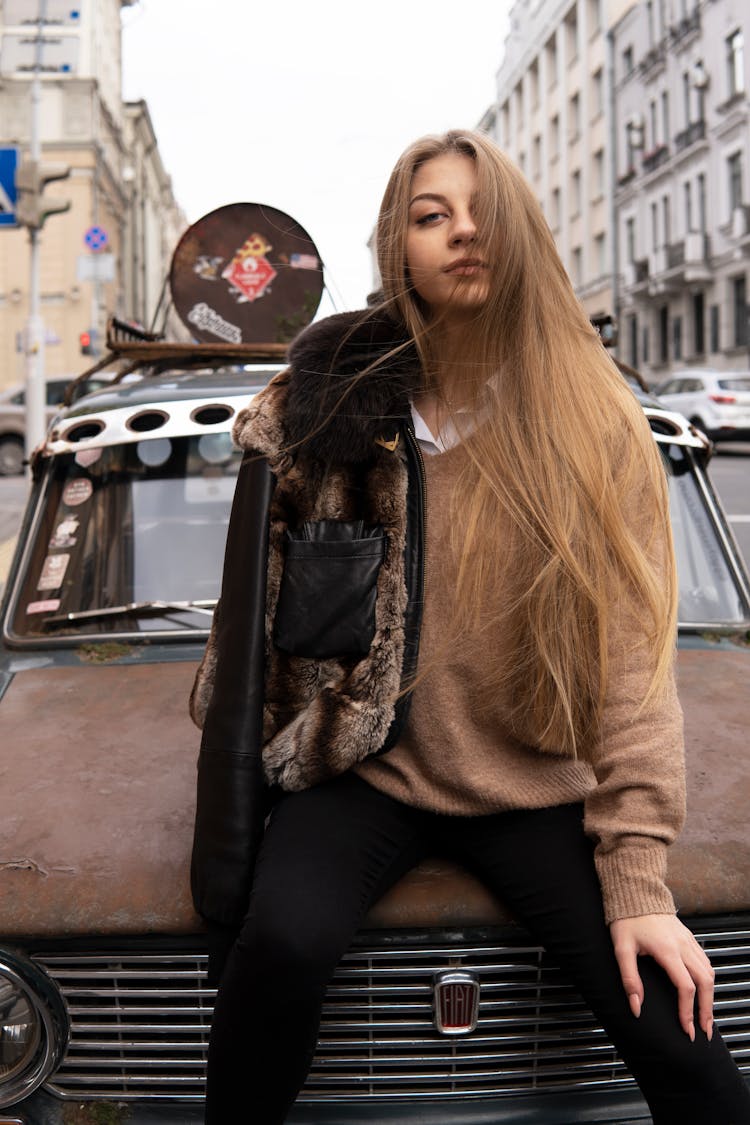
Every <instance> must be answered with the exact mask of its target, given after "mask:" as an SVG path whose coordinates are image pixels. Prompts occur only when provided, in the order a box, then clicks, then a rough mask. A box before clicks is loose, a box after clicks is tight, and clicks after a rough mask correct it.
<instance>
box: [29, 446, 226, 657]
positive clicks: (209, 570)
mask: <svg viewBox="0 0 750 1125" xmlns="http://www.w3.org/2000/svg"><path fill="white" fill-rule="evenodd" d="M239 462H240V454H239V453H238V452H237V451H236V450H233V449H232V444H231V439H230V436H229V434H228V433H213V434H202V435H198V436H192V437H178V438H150V439H144V440H142V441H139V442H133V443H132V444H123V445H115V446H109V447H107V448H105V449H101V450H92V451H88V452H86V453H79V454H77V455H74V454H72V453H69V454H64V455H62V456H60V457H57V458H56V460H55V464H54V466H53V468H52V472H51V475H50V478H49V480H48V483H47V489H46V496H45V498H44V500H43V503H42V514H41V518H40V519H39V523H38V526H37V527H36V528H35V533H34V536H33V539H32V541H31V545H30V557H29V558H28V562H27V564H26V568H25V579H24V581H23V584H22V586H21V588H20V590H19V592H18V595H17V598H16V599H15V612H14V615H13V625H12V631H13V633H15V634H16V635H18V636H20V637H28V638H31V637H53V636H67V635H71V634H72V635H80V634H82V633H86V634H88V633H94V634H105V633H109V634H112V633H118V634H122V633H133V632H135V633H148V632H153V631H160V632H163V631H164V630H165V629H167V630H171V631H175V632H179V631H183V630H185V629H191V630H195V629H201V630H205V629H206V628H207V627H208V625H210V613H209V615H207V612H206V611H207V609H208V610H210V607H211V606H212V605H213V604H214V603H215V601H216V599H217V597H218V595H219V587H220V582H221V567H222V557H223V552H224V542H225V539H226V529H227V524H228V520H229V509H230V505H231V500H232V494H233V491H234V484H235V479H236V476H237V471H238V469H239ZM153 603H157V604H156V605H154V604H153ZM158 603H161V606H162V608H161V609H160V605H159V604H158ZM164 603H167V604H166V605H164ZM194 603H198V604H197V606H196V608H195V609H192V608H190V606H191V604H194ZM97 611H101V612H97ZM68 615H70V618H69V617H68ZM78 615H80V616H78Z"/></svg>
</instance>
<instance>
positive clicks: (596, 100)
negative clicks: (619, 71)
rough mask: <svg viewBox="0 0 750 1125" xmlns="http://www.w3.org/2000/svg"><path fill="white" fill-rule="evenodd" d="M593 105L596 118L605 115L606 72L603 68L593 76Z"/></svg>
mask: <svg viewBox="0 0 750 1125" xmlns="http://www.w3.org/2000/svg"><path fill="white" fill-rule="evenodd" d="M591 105H592V108H593V111H594V117H598V116H599V114H600V113H604V71H603V70H602V68H601V67H599V69H598V70H595V71H594V73H593V74H592V75H591Z"/></svg>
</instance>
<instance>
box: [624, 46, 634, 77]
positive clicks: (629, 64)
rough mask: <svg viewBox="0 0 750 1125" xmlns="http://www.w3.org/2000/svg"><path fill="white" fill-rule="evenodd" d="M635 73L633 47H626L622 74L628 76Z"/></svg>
mask: <svg viewBox="0 0 750 1125" xmlns="http://www.w3.org/2000/svg"><path fill="white" fill-rule="evenodd" d="M632 73H633V48H632V47H626V48H625V50H624V51H623V52H622V76H623V78H627V77H628V75H630V74H632Z"/></svg>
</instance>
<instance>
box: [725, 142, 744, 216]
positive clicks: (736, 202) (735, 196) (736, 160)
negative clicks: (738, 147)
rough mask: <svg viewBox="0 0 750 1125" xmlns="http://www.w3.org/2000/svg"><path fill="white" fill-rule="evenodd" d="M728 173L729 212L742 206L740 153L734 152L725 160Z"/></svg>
mask: <svg viewBox="0 0 750 1125" xmlns="http://www.w3.org/2000/svg"><path fill="white" fill-rule="evenodd" d="M727 172H728V174H729V214H730V215H731V214H732V212H733V211H734V210H735V209H736V208H737V207H741V206H742V153H741V152H734V153H732V155H731V156H730V157H729V159H728V160H727Z"/></svg>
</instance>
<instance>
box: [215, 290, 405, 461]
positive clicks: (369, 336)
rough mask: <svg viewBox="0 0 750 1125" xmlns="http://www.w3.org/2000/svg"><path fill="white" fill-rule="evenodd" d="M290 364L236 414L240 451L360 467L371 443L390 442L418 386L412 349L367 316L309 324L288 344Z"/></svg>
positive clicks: (392, 329) (391, 326) (397, 332)
mask: <svg viewBox="0 0 750 1125" xmlns="http://www.w3.org/2000/svg"><path fill="white" fill-rule="evenodd" d="M391 353H393V354H391ZM289 362H290V366H289V368H288V370H287V371H285V372H283V373H282V375H281V376H277V377H276V378H275V379H274V380H272V382H271V383H270V384H269V386H268V388H267V389H266V390H265V391H261V393H260V394H259V395H256V397H255V398H254V399H253V402H252V404H251V406H250V407H248V409H247V410H244V411H242V413H241V414H240V415H239V416H238V418H237V422H236V424H235V427H234V438H235V441H236V442H237V444H238V445H239V446H240V447H241V448H243V449H254V450H257V451H258V452H262V453H265V454H266V455H267V456H268V455H270V456H271V457H273V456H274V455H275V456H277V457H278V456H279V455H281V453H282V451H286V450H288V451H289V452H290V453H291V454H292V455H294V454H296V452H297V451H303V452H304V455H305V456H306V457H311V458H316V459H319V460H321V461H328V462H331V463H333V464H336V465H345V464H352V463H353V462H357V461H364V460H366V459H367V458H369V457H370V456H371V455H372V447H373V443H374V442H375V441H377V439H378V438H383V437H385V438H386V439H389V438H391V437H393V435H394V434H395V431H396V429H397V428H398V423H399V422H400V421H401V420H402V419H403V418H405V417H407V416H408V413H409V401H410V399H411V397H412V395H413V393H414V392H415V391H416V390H417V389H418V387H419V382H420V366H419V358H418V355H417V351H416V348H415V346H414V343H413V342H412V341H411V340H410V339H409V338H408V337H407V336H406V335H405V334H404V332H403V330H402V329H400V328H399V327H398V325H396V324H395V323H394V321H392V320H390V319H389V318H387V317H385V316H384V315H383V314H382V313H376V312H372V311H370V310H365V311H364V312H356V313H338V314H337V315H335V316H330V317H327V318H326V319H325V320H320V321H317V322H316V323H315V324H312V325H310V327H309V328H307V329H306V330H305V331H304V332H303V333H302V334H301V335H300V336H298V337H297V339H296V340H295V341H294V342H293V343H292V345H291V347H290V349H289ZM369 367H372V368H373V369H372V370H368V371H367V374H366V375H364V376H363V377H362V378H359V379H358V378H357V376H358V375H359V374H360V373H361V372H363V371H365V370H367V369H368V368H369ZM282 391H283V405H282V402H281V399H280V394H281V393H282ZM282 415H283V429H282V428H279V420H280V417H281V416H282Z"/></svg>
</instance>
